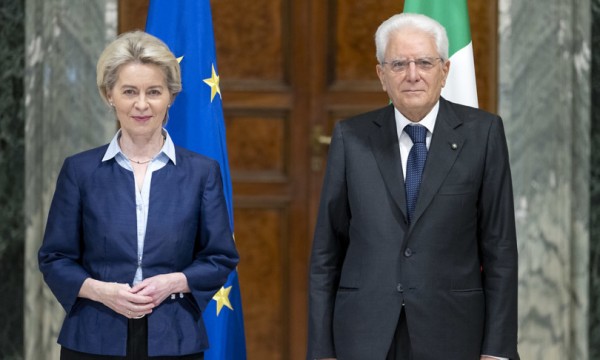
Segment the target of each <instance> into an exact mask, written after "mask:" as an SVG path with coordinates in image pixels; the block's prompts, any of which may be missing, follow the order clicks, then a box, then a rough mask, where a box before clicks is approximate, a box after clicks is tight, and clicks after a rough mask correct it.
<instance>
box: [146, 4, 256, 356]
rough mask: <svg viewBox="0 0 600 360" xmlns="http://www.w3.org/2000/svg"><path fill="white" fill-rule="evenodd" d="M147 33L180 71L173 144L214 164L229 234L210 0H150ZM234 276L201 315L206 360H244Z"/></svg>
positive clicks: (229, 203)
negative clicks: (174, 59) (165, 47)
mask: <svg viewBox="0 0 600 360" xmlns="http://www.w3.org/2000/svg"><path fill="white" fill-rule="evenodd" d="M146 31H147V32H148V33H150V34H153V35H154V36H157V37H158V38H160V39H161V40H163V41H164V42H165V43H166V44H167V45H168V46H169V48H170V49H171V51H172V52H173V53H174V54H175V56H176V57H177V58H178V60H179V64H180V66H181V77H182V84H183V91H182V92H181V93H180V94H179V95H178V96H177V99H176V101H175V102H174V104H173V105H172V106H171V109H170V111H169V122H168V124H167V130H168V131H169V134H170V135H171V137H172V138H173V141H174V142H175V144H177V145H180V146H183V147H185V148H188V149H190V150H193V151H196V152H198V153H201V154H203V155H206V156H208V157H211V158H213V159H215V160H217V161H218V162H219V164H220V166H221V174H222V177H223V188H224V191H225V198H226V201H227V208H228V210H229V221H230V225H231V228H232V229H233V206H232V195H231V178H230V175H229V165H228V160H227V145H226V143H225V123H224V120H223V106H222V102H221V89H220V88H219V75H218V74H219V72H218V68H217V61H216V49H215V40H214V35H213V25H212V16H211V10H210V2H209V0H177V1H172V0H151V1H150V8H149V10H148V19H147V22H146ZM237 275H238V274H237V271H233V272H232V273H231V274H230V275H229V279H228V280H227V283H226V284H225V285H224V286H223V288H221V290H220V291H219V292H218V293H217V294H216V295H215V296H214V298H213V301H211V302H210V303H209V305H208V307H207V308H206V310H205V312H204V323H205V324H206V328H207V331H208V337H209V341H210V349H209V350H208V351H207V352H206V353H205V354H204V356H205V359H206V360H225V359H226V360H237V359H246V342H245V339H244V320H243V316H242V300H241V296H240V287H239V281H238V276H237Z"/></svg>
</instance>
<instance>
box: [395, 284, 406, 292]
mask: <svg viewBox="0 0 600 360" xmlns="http://www.w3.org/2000/svg"><path fill="white" fill-rule="evenodd" d="M396 290H398V292H404V288H403V287H402V284H398V286H396Z"/></svg>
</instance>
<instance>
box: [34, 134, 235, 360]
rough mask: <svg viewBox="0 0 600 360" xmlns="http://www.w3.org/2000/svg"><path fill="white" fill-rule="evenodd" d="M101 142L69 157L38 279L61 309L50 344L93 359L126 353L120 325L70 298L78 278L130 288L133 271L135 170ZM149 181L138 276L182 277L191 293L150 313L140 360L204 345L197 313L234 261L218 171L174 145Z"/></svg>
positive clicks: (123, 322) (104, 311)
mask: <svg viewBox="0 0 600 360" xmlns="http://www.w3.org/2000/svg"><path fill="white" fill-rule="evenodd" d="M107 147H108V146H107V145H104V146H102V147H99V148H96V149H92V150H88V151H85V152H82V153H80V154H77V155H74V156H71V157H69V158H67V159H66V160H65V162H64V164H63V167H62V169H61V171H60V174H59V176H58V181H57V185H56V191H55V194H54V198H53V200H52V204H51V207H50V212H49V215H48V222H47V225H46V232H45V234H44V240H43V244H42V246H41V248H40V250H39V254H38V260H39V265H40V270H41V271H42V273H43V275H44V280H45V281H46V283H47V284H48V286H49V287H50V289H51V290H52V292H53V293H54V295H55V296H56V298H57V299H58V301H59V302H60V304H61V305H62V306H63V308H64V309H65V311H66V317H65V320H64V323H63V326H62V329H61V332H60V335H59V338H58V342H59V343H60V344H61V345H62V346H65V347H67V348H69V349H72V350H76V351H80V352H86V353H91V354H102V355H117V356H124V355H125V353H126V343H127V319H126V318H125V317H124V316H122V315H120V314H117V313H116V312H114V311H112V310H111V309H110V308H108V307H106V306H105V305H103V304H101V303H99V302H95V301H92V300H88V299H83V298H79V297H78V293H79V290H80V288H81V285H82V284H83V282H84V280H85V279H86V278H88V277H91V278H93V279H96V280H100V281H107V282H118V283H129V284H131V282H132V280H133V278H134V275H135V272H136V268H137V225H136V210H135V183H134V176H133V173H132V172H130V171H128V170H126V169H123V168H122V167H121V166H120V165H119V164H118V163H117V162H116V160H115V159H114V158H113V159H111V160H108V161H104V162H102V157H103V156H104V154H105V152H106V149H107ZM176 159H177V165H175V164H173V162H171V161H169V162H168V163H167V165H166V166H165V167H163V168H162V169H160V170H158V171H155V172H154V173H153V174H152V184H151V189H150V208H149V213H148V226H147V230H146V238H145V245H144V260H143V265H142V268H143V271H144V277H146V278H148V277H152V276H155V275H158V274H166V273H172V272H183V273H184V274H185V276H186V277H187V281H188V285H189V288H190V289H191V293H188V294H184V297H183V298H180V297H179V296H178V297H177V298H176V299H175V300H173V299H171V298H167V300H165V301H164V302H163V303H162V304H160V305H159V306H158V307H156V308H155V309H154V310H153V312H152V313H151V314H150V315H148V354H149V355H150V356H166V355H171V356H177V355H184V354H190V353H199V352H202V351H204V350H205V349H207V348H208V339H207V335H206V331H205V328H204V324H203V321H202V311H203V310H204V309H205V307H206V305H207V304H208V302H209V301H210V300H211V298H212V297H213V295H214V294H215V292H216V291H218V290H219V288H220V287H221V286H222V285H223V284H224V283H225V281H226V280H227V276H228V274H229V273H230V272H231V271H232V269H234V268H235V266H236V264H237V263H238V260H239V258H238V253H237V251H236V248H235V244H234V241H233V236H232V232H231V228H230V225H229V216H228V212H227V206H226V203H225V197H224V195H223V187H222V181H221V173H220V169H219V164H218V163H217V162H216V161H214V160H211V159H209V158H207V157H204V156H202V155H199V154H196V153H193V152H191V151H189V150H186V149H183V148H180V147H176Z"/></svg>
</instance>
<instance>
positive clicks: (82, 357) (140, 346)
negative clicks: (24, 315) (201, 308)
mask: <svg viewBox="0 0 600 360" xmlns="http://www.w3.org/2000/svg"><path fill="white" fill-rule="evenodd" d="M60 359H61V360H203V359H204V354H202V353H199V354H191V355H184V356H153V357H149V356H148V318H147V317H143V318H141V319H130V320H129V323H128V327H127V355H126V356H109V355H94V354H87V353H82V352H78V351H73V350H70V349H67V348H66V347H64V346H63V347H62V348H61V349H60Z"/></svg>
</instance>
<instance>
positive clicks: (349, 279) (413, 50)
mask: <svg viewBox="0 0 600 360" xmlns="http://www.w3.org/2000/svg"><path fill="white" fill-rule="evenodd" d="M375 41H376V47H377V61H378V64H377V67H376V69H377V74H378V76H379V79H380V81H381V85H382V87H383V90H384V91H386V92H387V94H388V96H389V97H390V99H391V102H392V104H390V105H389V106H386V107H384V108H382V109H379V110H375V111H372V112H369V113H366V114H362V115H358V116H356V117H353V118H351V119H348V120H345V121H342V122H340V123H338V124H337V125H336V127H335V129H334V132H333V136H332V142H331V146H330V149H329V159H328V164H327V171H326V175H325V180H324V185H323V191H322V195H321V204H320V208H319V215H318V219H317V226H316V229H315V235H314V241H313V249H312V256H311V263H310V294H309V339H308V342H309V344H308V355H307V359H332V358H337V359H341V360H352V359H356V360H366V359H369V360H370V359H374V360H377V359H381V360H384V359H385V360H400V359H402V360H433V359H454V360H470V359H472V360H476V359H519V355H518V353H517V266H518V259H517V257H518V255H517V244H516V231H515V218H514V206H513V193H512V181H511V174H510V167H509V159H508V150H507V145H506V139H505V135H504V129H503V125H502V120H501V119H500V117H498V116H497V115H493V114H490V113H487V112H485V111H482V110H478V109H474V108H471V107H467V106H462V105H458V104H454V103H451V102H449V101H447V100H445V99H444V98H442V97H441V90H442V88H443V87H444V85H445V81H446V77H447V75H448V71H449V70H450V62H449V61H448V38H447V35H446V31H445V30H444V28H443V27H442V26H441V25H440V24H439V23H437V22H436V21H434V20H432V19H430V18H428V17H426V16H423V15H417V14H399V15H395V16H393V17H391V18H390V19H388V20H386V21H385V22H383V23H382V24H381V26H380V27H379V28H378V30H377V33H376V35H375Z"/></svg>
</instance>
